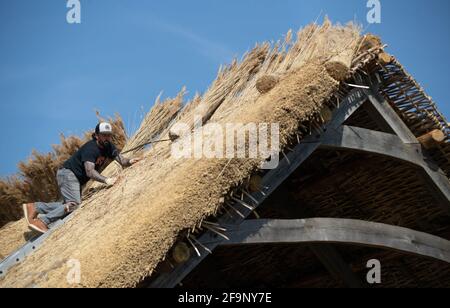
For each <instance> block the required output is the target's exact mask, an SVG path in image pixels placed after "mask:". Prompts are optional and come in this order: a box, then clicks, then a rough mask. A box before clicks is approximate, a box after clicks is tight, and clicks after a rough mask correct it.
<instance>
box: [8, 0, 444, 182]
mask: <svg viewBox="0 0 450 308" xmlns="http://www.w3.org/2000/svg"><path fill="white" fill-rule="evenodd" d="M80 2H81V18H82V20H81V21H82V23H81V24H72V25H71V24H68V23H67V22H66V14H67V11H68V9H67V8H66V3H67V1H66V0H59V1H54V0H40V1H32V0H0V117H1V121H0V129H1V131H2V134H1V135H0V145H1V148H2V153H1V162H0V176H7V175H11V174H13V173H15V172H16V171H17V163H18V162H19V161H20V160H24V159H26V158H27V157H29V155H30V153H31V151H32V150H33V149H36V150H38V151H41V152H48V151H50V150H51V145H52V144H55V143H58V141H59V134H60V133H64V134H66V135H70V134H81V133H82V132H83V131H85V130H88V129H90V128H91V127H93V126H95V124H96V117H95V113H94V110H100V111H101V113H102V114H103V115H113V114H114V113H115V112H118V113H120V114H121V115H122V117H123V119H124V120H125V122H126V123H125V124H126V126H127V128H128V129H129V130H132V129H135V128H136V127H137V126H138V124H139V121H140V117H141V116H142V115H143V114H144V113H145V112H146V111H148V110H149V109H150V107H151V105H152V104H153V102H154V100H155V98H156V97H157V96H158V94H159V93H160V92H161V91H164V97H167V96H174V95H176V93H178V91H179V90H180V89H181V87H182V86H184V85H186V86H187V88H188V91H189V92H190V94H189V95H190V96H192V95H193V94H194V93H195V92H196V91H199V92H204V91H205V90H206V89H207V87H208V85H209V84H210V83H211V81H212V80H213V79H214V78H215V75H216V73H217V70H218V67H219V65H220V64H222V63H229V62H230V61H231V60H232V58H233V57H234V56H241V55H242V54H243V53H244V52H245V51H247V50H249V49H251V48H252V47H253V46H254V44H255V43H256V42H261V41H265V40H277V39H279V38H281V37H282V36H283V35H284V34H285V33H286V32H287V30H288V29H290V28H292V29H295V30H297V29H299V28H300V27H303V26H305V25H306V24H308V23H310V22H312V21H314V20H315V19H316V18H317V16H318V15H319V14H320V12H323V14H328V15H329V17H330V19H331V20H332V21H334V22H341V23H346V22H347V21H349V20H357V21H359V22H360V23H361V24H363V26H365V27H366V26H367V21H366V15H367V12H368V9H367V8H366V3H367V0H342V1H341V0H339V1H338V0H309V1H306V0H304V1H302V0H280V1H273V0H239V1H238V0H191V1H182V0H178V1H176V0H165V1H162V0H160V1H157V0H153V1H148V0H80ZM381 4H382V23H381V24H372V25H370V26H369V27H368V29H367V31H369V32H373V33H376V34H380V35H381V36H382V37H383V40H384V41H385V42H386V43H387V44H389V48H388V50H389V51H390V52H391V53H392V54H394V55H396V56H397V57H398V59H399V60H400V61H401V62H402V63H403V64H404V65H405V66H406V68H407V69H408V71H410V72H411V73H412V75H413V76H414V77H415V78H416V79H417V80H418V81H419V82H420V83H421V84H422V86H423V87H424V88H425V89H426V90H427V92H428V94H429V95H431V96H432V97H433V98H434V99H435V101H436V102H437V104H438V106H439V107H440V109H441V111H442V112H443V113H444V114H445V116H446V117H447V118H449V115H450V105H449V104H448V99H447V97H448V95H447V93H446V90H447V88H448V87H449V82H448V80H449V79H448V72H449V71H450V67H449V66H450V65H449V63H450V61H449V58H448V56H447V55H448V53H449V52H448V51H449V47H450V39H449V34H450V33H449V31H450V30H449V29H450V25H449V23H450V22H449V12H450V10H449V9H450V1H448V0H429V1H425V0H395V1H392V0H381Z"/></svg>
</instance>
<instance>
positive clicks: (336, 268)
mask: <svg viewBox="0 0 450 308" xmlns="http://www.w3.org/2000/svg"><path fill="white" fill-rule="evenodd" d="M309 248H310V249H311V251H312V252H313V253H314V254H315V255H316V257H317V258H318V259H319V260H320V262H321V263H322V264H323V266H325V268H326V269H327V270H328V272H329V273H330V274H331V276H333V277H334V279H336V280H337V281H341V282H342V283H343V284H344V285H345V286H346V287H348V288H363V287H364V285H363V284H362V282H361V280H360V279H359V278H358V277H357V276H356V274H355V273H354V272H353V271H352V269H351V268H350V266H349V265H348V264H347V263H346V262H345V261H344V259H343V258H342V256H341V255H340V253H339V252H338V251H337V249H336V248H335V247H333V245H330V244H310V245H309Z"/></svg>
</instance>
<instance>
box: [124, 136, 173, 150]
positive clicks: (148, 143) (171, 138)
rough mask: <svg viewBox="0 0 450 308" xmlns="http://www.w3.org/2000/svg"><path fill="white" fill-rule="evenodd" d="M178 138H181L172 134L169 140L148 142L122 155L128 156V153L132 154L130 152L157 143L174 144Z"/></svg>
mask: <svg viewBox="0 0 450 308" xmlns="http://www.w3.org/2000/svg"><path fill="white" fill-rule="evenodd" d="M178 138H180V136H178V135H176V134H174V133H172V132H171V133H169V139H161V140H156V141H150V142H146V143H143V144H140V145H138V146H136V147H134V148H132V149H130V150H127V151H125V152H122V153H120V154H127V153H130V152H133V151H136V150H140V149H142V148H143V147H145V146H147V145H150V144H156V143H162V142H174V141H175V140H177V139H178Z"/></svg>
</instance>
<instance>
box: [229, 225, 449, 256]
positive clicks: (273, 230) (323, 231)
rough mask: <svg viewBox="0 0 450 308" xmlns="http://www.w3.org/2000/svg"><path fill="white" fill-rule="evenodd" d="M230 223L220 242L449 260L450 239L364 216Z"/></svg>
mask: <svg viewBox="0 0 450 308" xmlns="http://www.w3.org/2000/svg"><path fill="white" fill-rule="evenodd" d="M226 227H227V230H228V231H227V236H228V237H229V238H230V240H229V241H227V242H220V245H221V246H235V245H250V244H252V245H253V244H274V243H280V244H281V243H308V244H310V243H342V244H355V245H361V246H370V247H379V248H384V249H392V250H396V251H401V252H405V253H410V254H413V255H418V256H423V257H429V258H433V259H436V260H441V261H444V262H447V263H450V241H448V240H445V239H443V238H440V237H437V236H434V235H431V234H427V233H422V232H418V231H415V230H411V229H407V228H402V227H397V226H391V225H386V224H381V223H374V222H369V221H362V220H352V219H340V218H311V219H298V220H267V219H264V220H246V221H244V222H243V223H242V224H241V225H239V226H235V225H230V226H226Z"/></svg>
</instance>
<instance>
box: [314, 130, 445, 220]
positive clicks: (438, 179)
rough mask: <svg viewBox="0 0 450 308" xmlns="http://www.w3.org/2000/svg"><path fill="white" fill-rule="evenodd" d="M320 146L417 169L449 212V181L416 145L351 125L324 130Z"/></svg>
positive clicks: (393, 136)
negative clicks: (402, 162) (420, 170)
mask: <svg viewBox="0 0 450 308" xmlns="http://www.w3.org/2000/svg"><path fill="white" fill-rule="evenodd" d="M321 144H322V147H324V148H333V149H346V150H356V151H362V152H366V153H373V154H377V155H382V156H388V157H391V158H394V159H398V160H402V161H404V162H408V163H411V164H414V165H416V166H418V167H421V168H422V169H423V174H424V179H425V180H426V181H427V182H428V186H429V188H431V190H432V193H433V196H434V197H435V198H436V200H437V201H438V203H439V204H440V205H441V206H442V207H443V209H444V210H445V211H446V212H450V182H449V180H448V178H447V176H446V175H445V174H444V172H443V171H442V170H441V169H439V167H438V166H436V165H435V164H434V163H433V162H432V161H430V160H429V159H427V158H426V157H425V156H424V154H423V153H422V149H421V147H420V145H418V144H404V143H403V142H402V141H401V139H400V138H399V137H397V136H395V135H391V134H387V133H382V132H377V131H372V130H368V129H364V128H359V127H351V126H342V127H340V128H338V129H335V130H332V131H328V132H327V133H326V134H325V135H324V136H323V137H322V138H321Z"/></svg>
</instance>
